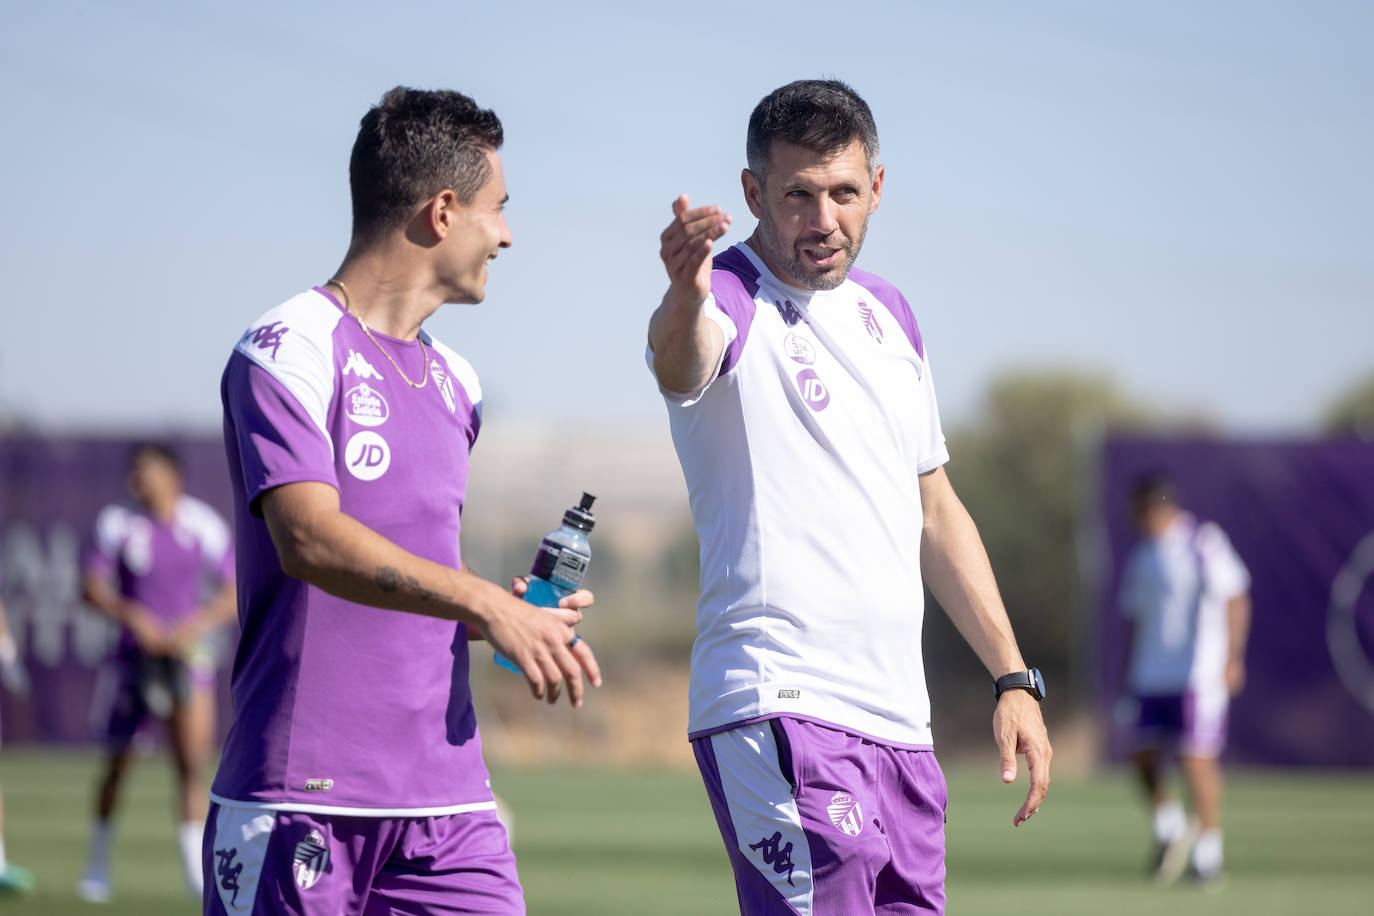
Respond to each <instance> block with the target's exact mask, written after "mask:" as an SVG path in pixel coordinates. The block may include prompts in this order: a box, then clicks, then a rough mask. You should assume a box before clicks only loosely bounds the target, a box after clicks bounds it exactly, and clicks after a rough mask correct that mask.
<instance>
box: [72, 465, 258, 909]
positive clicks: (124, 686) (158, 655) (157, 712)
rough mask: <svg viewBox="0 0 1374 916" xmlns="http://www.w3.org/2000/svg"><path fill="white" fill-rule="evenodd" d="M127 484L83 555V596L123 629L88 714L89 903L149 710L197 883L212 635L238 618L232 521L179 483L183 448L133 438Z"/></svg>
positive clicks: (210, 729) (100, 890)
mask: <svg viewBox="0 0 1374 916" xmlns="http://www.w3.org/2000/svg"><path fill="white" fill-rule="evenodd" d="M128 486H129V493H130V495H132V496H133V504H132V505H126V504H123V503H118V504H114V505H111V506H107V507H106V508H105V509H103V510H101V512H100V514H99V515H98V516H97V517H96V522H95V530H94V531H93V532H92V533H91V537H90V540H89V542H88V544H87V546H86V551H85V554H84V556H83V558H82V593H83V597H84V598H85V599H86V602H87V603H88V604H90V605H91V606H92V607H94V608H95V609H96V610H98V611H100V612H101V613H102V614H104V615H106V616H107V617H109V618H110V619H111V620H113V621H115V622H116V623H118V624H119V625H120V627H121V628H122V630H121V633H120V640H119V644H118V646H117V648H116V650H115V653H114V655H113V656H112V657H111V658H110V659H109V661H107V662H106V664H105V666H104V667H103V668H102V669H101V672H100V676H99V679H98V680H97V683H96V691H95V710H94V713H93V716H94V719H95V722H96V725H97V728H99V729H100V730H101V732H102V733H103V734H102V737H103V739H104V741H105V745H106V750H107V755H106V758H105V767H104V771H103V772H102V774H101V777H100V786H99V788H98V790H97V793H96V803H95V808H96V810H95V824H94V826H93V827H92V831H91V847H90V857H89V859H88V861H87V865H86V871H85V874H84V875H83V877H82V878H81V882H80V884H79V885H78V891H79V892H80V894H81V896H82V897H83V898H84V899H86V900H88V901H91V902H94V903H103V902H105V901H107V900H109V899H110V877H109V869H110V845H111V842H112V840H113V828H114V821H113V817H114V811H115V806H116V804H117V802H118V800H119V790H120V786H121V785H122V784H123V781H124V776H125V774H126V773H127V771H128V768H129V764H130V762H131V761H132V757H133V739H134V736H135V734H136V733H137V731H138V729H139V728H140V727H141V726H142V724H143V723H144V721H145V720H146V719H148V718H149V717H156V718H161V719H165V720H166V722H167V733H168V737H169V739H170V741H171V750H172V761H173V763H174V765H175V769H176V779H177V814H178V819H179V827H178V844H179V849H180V851H181V858H182V866H183V867H184V868H185V875H186V883H187V886H188V888H189V889H190V891H191V892H192V893H193V894H196V895H197V896H199V894H200V890H201V874H200V837H201V833H202V832H203V831H204V828H205V810H206V800H205V768H206V767H207V766H208V765H209V761H210V754H211V750H212V746H213V743H214V733H215V693H214V688H215V667H216V664H217V662H218V655H219V647H218V646H217V645H216V642H215V640H216V637H217V635H218V633H219V631H220V630H221V629H222V628H223V627H224V626H225V625H226V624H228V623H229V622H230V621H232V620H233V619H234V554H233V543H232V541H231V539H230V537H229V526H228V524H227V523H226V522H225V521H224V519H223V518H221V517H220V515H219V513H217V512H216V511H215V510H214V509H212V508H210V506H208V505H206V504H205V503H203V502H201V501H200V500H198V499H195V498H194V497H191V496H188V495H186V493H184V492H183V487H182V474H181V461H180V458H179V457H178V456H177V454H176V452H175V451H173V450H172V449H171V448H170V447H168V446H165V445H161V444H157V443H146V444H142V445H138V446H135V447H134V449H133V451H132V453H131V457H130V461H129V478H128Z"/></svg>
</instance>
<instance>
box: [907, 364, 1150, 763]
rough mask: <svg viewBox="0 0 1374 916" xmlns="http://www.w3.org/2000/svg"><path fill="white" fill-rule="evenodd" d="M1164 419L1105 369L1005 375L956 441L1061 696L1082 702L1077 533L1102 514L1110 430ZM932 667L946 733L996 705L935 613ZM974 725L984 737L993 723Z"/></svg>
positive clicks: (1015, 614)
mask: <svg viewBox="0 0 1374 916" xmlns="http://www.w3.org/2000/svg"><path fill="white" fill-rule="evenodd" d="M1153 416H1154V415H1153V414H1152V412H1151V410H1150V409H1149V408H1148V407H1147V406H1146V405H1144V404H1143V403H1141V402H1139V401H1137V400H1135V399H1133V398H1131V397H1129V396H1128V395H1126V394H1125V393H1123V392H1122V391H1121V390H1120V389H1119V388H1118V387H1117V386H1116V384H1115V383H1114V382H1113V381H1112V379H1111V378H1110V377H1109V376H1107V375H1106V374H1102V373H1091V372H1068V371H1033V370H1026V371H1018V372H1011V373H1007V374H1004V375H1002V376H1000V377H998V378H997V379H995V380H994V381H993V382H992V384H991V385H990V386H989V388H988V391H987V394H986V395H985V399H984V404H983V407H982V410H981V411H980V413H979V415H978V416H977V417H976V418H975V419H974V420H973V421H972V422H971V423H968V424H965V425H963V426H961V427H958V428H955V429H953V430H951V432H950V433H949V436H948V438H949V452H950V462H949V465H948V466H947V471H948V473H949V476H950V479H951V480H952V481H953V483H954V487H955V490H956V491H957V492H958V494H959V496H960V498H961V499H962V500H963V502H964V505H965V506H966V507H967V508H968V510H969V513H970V514H971V515H972V516H973V519H974V521H975V522H976V523H977V525H978V528H979V531H980V532H981V534H982V536H983V543H984V544H985V545H986V547H987V550H988V555H989V557H990V559H991V560H992V567H993V570H994V571H995V572H996V575H997V580H998V585H999V586H1000V588H1001V591H1002V597H1003V599H1004V601H1005V602H1006V605H1007V609H1008V612H1009V613H1010V615H1011V618H1012V623H1013V625H1014V626H1015V628H1016V634H1017V640H1018V642H1019V643H1020V646H1021V651H1022V654H1023V655H1024V656H1025V658H1026V661H1027V662H1028V663H1029V664H1032V665H1036V666H1038V667H1039V668H1041V669H1042V670H1043V671H1044V672H1045V676H1046V678H1047V679H1049V681H1050V684H1051V687H1052V689H1056V690H1057V691H1058V696H1059V697H1060V698H1067V697H1070V696H1071V695H1072V692H1073V691H1072V690H1071V685H1072V684H1073V682H1074V677H1073V671H1072V669H1071V663H1072V660H1073V653H1074V652H1075V650H1076V649H1078V648H1081V647H1082V643H1081V638H1082V636H1083V635H1084V634H1083V633H1081V632H1079V630H1081V629H1082V628H1083V626H1084V622H1085V621H1086V620H1087V619H1088V617H1087V615H1086V614H1084V613H1083V608H1082V607H1081V603H1082V599H1081V597H1080V596H1081V589H1080V586H1079V583H1080V571H1079V569H1078V566H1077V557H1076V553H1075V535H1076V522H1077V521H1078V520H1079V518H1080V517H1081V516H1082V515H1083V514H1084V513H1085V512H1089V511H1093V510H1094V509H1095V500H1096V499H1097V492H1096V463H1097V448H1096V447H1097V444H1098V442H1099V441H1100V440H1101V437H1102V435H1103V433H1104V432H1106V430H1107V429H1109V428H1123V427H1143V426H1148V425H1150V424H1151V422H1152V420H1153ZM926 667H927V675H928V679H929V682H930V684H931V688H932V694H933V695H934V697H935V698H936V700H937V704H939V705H941V706H943V710H942V711H943V712H944V714H945V719H944V724H945V725H946V726H949V725H957V723H958V722H960V721H963V720H964V719H965V716H964V715H962V712H963V710H964V709H965V708H966V707H965V704H967V709H968V711H969V712H970V713H972V712H974V710H975V709H981V710H988V709H990V699H989V698H990V696H991V686H990V685H989V683H988V681H987V675H986V672H985V671H984V669H983V667H982V665H981V664H980V663H979V662H978V661H977V659H976V658H975V657H974V655H973V653H972V651H971V650H969V649H968V647H967V646H966V645H965V644H964V642H963V640H962V638H960V637H959V635H958V633H957V632H956V631H955V629H954V627H953V625H952V624H950V622H949V619H948V618H947V617H945V615H944V614H931V615H927V625H926ZM1080 686H1081V685H1080ZM1067 705H1068V704H1064V705H1062V706H1059V708H1060V709H1064V708H1066V707H1067ZM951 712H952V713H954V716H953V718H954V719H955V720H956V721H955V722H954V723H951V722H949V721H948V720H949V718H950V715H949V714H950V713H951ZM969 721H970V724H972V723H974V722H976V724H977V728H978V730H979V731H978V737H979V738H980V739H981V738H982V737H983V733H984V731H985V730H986V728H987V723H986V718H985V717H984V716H983V715H981V714H980V715H977V716H970V717H969ZM947 733H948V728H947V729H946V730H945V731H944V732H942V735H944V734H947ZM949 737H954V738H956V740H957V739H958V737H959V736H958V735H957V734H956V735H950V736H949Z"/></svg>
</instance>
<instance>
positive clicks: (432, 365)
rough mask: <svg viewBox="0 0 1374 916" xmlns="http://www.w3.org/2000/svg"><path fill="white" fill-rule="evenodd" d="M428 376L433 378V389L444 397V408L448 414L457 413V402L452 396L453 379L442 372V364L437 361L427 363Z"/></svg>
mask: <svg viewBox="0 0 1374 916" xmlns="http://www.w3.org/2000/svg"><path fill="white" fill-rule="evenodd" d="M429 374H430V375H431V376H433V378H434V387H436V388H438V389H439V393H440V394H441V395H443V396H444V406H445V407H447V408H448V412H449V413H457V412H458V401H457V399H456V398H455V397H454V396H453V379H452V378H450V377H449V374H448V373H447V372H445V371H444V364H443V363H441V362H439V361H438V360H437V359H432V360H430V361H429Z"/></svg>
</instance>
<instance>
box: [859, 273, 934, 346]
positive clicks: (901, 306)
mask: <svg viewBox="0 0 1374 916" xmlns="http://www.w3.org/2000/svg"><path fill="white" fill-rule="evenodd" d="M849 279H851V280H853V281H854V282H855V283H857V284H859V285H860V286H862V287H863V288H864V289H866V290H868V291H869V292H870V293H872V294H873V295H874V296H875V297H877V299H878V301H879V302H881V303H882V304H883V305H884V306H886V307H887V310H888V311H889V312H891V313H892V317H893V318H895V319H897V324H898V325H899V326H900V327H901V329H902V330H903V331H904V332H906V339H907V340H909V341H911V347H912V349H914V350H915V351H916V355H917V356H919V357H921V359H925V358H926V348H925V342H924V341H922V340H921V329H920V328H919V327H917V326H916V316H915V315H914V314H912V311H911V306H910V305H909V304H908V303H907V301H906V297H905V296H903V295H902V293H901V291H900V290H898V289H897V287H895V286H893V285H892V284H891V283H888V282H887V281H886V280H884V279H883V278H882V277H879V276H878V275H877V274H871V273H869V272H868V271H866V270H859V269H858V268H857V267H854V268H850V271H849Z"/></svg>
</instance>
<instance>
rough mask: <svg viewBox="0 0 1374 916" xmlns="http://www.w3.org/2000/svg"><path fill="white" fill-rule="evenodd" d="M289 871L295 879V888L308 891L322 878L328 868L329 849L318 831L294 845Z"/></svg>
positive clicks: (312, 832) (313, 831)
mask: <svg viewBox="0 0 1374 916" xmlns="http://www.w3.org/2000/svg"><path fill="white" fill-rule="evenodd" d="M291 858H292V861H291V871H292V874H293V875H294V876H295V878H296V887H299V888H300V889H301V890H303V891H308V890H310V889H311V888H312V887H314V886H315V885H316V884H318V883H319V881H320V879H321V878H323V877H324V873H325V871H326V869H328V868H329V847H328V846H326V845H325V844H324V837H323V836H321V835H320V832H319V831H318V830H312V831H310V835H309V836H307V837H306V838H305V839H303V840H301V841H300V842H299V843H297V844H296V852H295V854H294V855H293V856H292V857H291Z"/></svg>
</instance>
